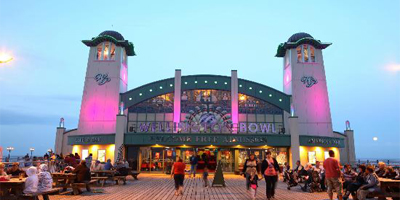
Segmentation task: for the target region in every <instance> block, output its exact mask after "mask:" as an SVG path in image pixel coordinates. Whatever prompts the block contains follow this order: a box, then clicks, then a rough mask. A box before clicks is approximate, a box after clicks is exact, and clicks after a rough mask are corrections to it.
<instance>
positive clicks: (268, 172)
mask: <svg viewBox="0 0 400 200" xmlns="http://www.w3.org/2000/svg"><path fill="white" fill-rule="evenodd" d="M279 171H280V168H279V164H278V161H276V159H275V158H272V156H271V152H270V151H267V153H266V157H265V160H263V161H262V164H261V172H262V173H263V174H264V178H265V182H266V190H267V191H266V193H267V194H266V195H267V199H268V200H270V199H271V198H275V185H276V184H277V182H278V173H279Z"/></svg>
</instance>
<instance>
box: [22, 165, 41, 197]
mask: <svg viewBox="0 0 400 200" xmlns="http://www.w3.org/2000/svg"><path fill="white" fill-rule="evenodd" d="M36 173H37V169H36V167H33V166H32V167H29V168H28V169H27V170H26V174H27V175H28V178H26V180H25V188H24V191H23V192H24V193H25V194H32V193H36V192H37V191H38V184H39V178H38V176H37V174H36Z"/></svg>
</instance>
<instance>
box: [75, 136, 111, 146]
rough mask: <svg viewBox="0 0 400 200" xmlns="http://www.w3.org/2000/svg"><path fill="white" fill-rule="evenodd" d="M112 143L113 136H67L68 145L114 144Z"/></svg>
mask: <svg viewBox="0 0 400 200" xmlns="http://www.w3.org/2000/svg"><path fill="white" fill-rule="evenodd" d="M114 141H115V135H114V134H104V135H72V136H68V144H69V145H79V144H81V145H90V144H114Z"/></svg>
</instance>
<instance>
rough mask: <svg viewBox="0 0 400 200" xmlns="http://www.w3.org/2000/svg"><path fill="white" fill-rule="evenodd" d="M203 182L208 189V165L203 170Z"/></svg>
mask: <svg viewBox="0 0 400 200" xmlns="http://www.w3.org/2000/svg"><path fill="white" fill-rule="evenodd" d="M203 181H204V187H206V188H207V187H208V167H207V165H206V166H204V170H203Z"/></svg>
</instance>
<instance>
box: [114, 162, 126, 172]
mask: <svg viewBox="0 0 400 200" xmlns="http://www.w3.org/2000/svg"><path fill="white" fill-rule="evenodd" d="M115 169H116V170H117V173H116V175H117V176H127V175H128V173H129V170H128V168H126V165H125V163H124V162H123V161H119V162H118V164H117V166H115Z"/></svg>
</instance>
